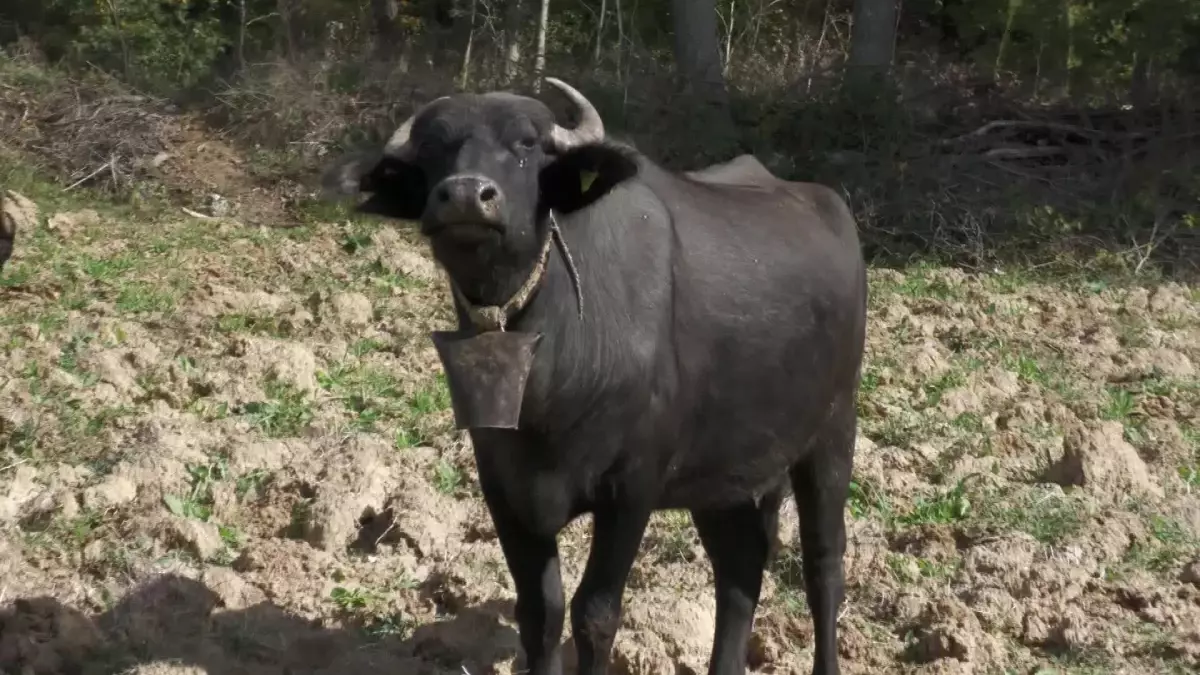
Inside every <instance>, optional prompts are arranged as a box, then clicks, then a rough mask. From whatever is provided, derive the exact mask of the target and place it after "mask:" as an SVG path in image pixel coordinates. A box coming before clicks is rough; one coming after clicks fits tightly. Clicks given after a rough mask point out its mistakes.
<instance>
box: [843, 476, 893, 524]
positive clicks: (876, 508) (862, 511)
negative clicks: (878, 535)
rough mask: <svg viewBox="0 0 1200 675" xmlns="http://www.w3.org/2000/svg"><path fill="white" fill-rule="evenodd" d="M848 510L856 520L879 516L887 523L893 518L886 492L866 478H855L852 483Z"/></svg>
mask: <svg viewBox="0 0 1200 675" xmlns="http://www.w3.org/2000/svg"><path fill="white" fill-rule="evenodd" d="M846 508H847V509H849V511H850V515H851V516H853V517H854V518H867V517H870V516H872V515H878V516H880V517H882V518H883V519H884V520H885V521H886V520H889V519H890V518H891V514H892V504H891V501H890V500H889V499H888V496H887V494H886V493H884V491H883V490H882V489H881V488H880V487H878V486H876V485H875V484H874V483H873V482H872V481H871V480H869V479H866V478H855V479H853V480H851V481H850V493H849V498H848V499H847V500H846Z"/></svg>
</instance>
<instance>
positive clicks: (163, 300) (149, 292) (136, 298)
mask: <svg viewBox="0 0 1200 675" xmlns="http://www.w3.org/2000/svg"><path fill="white" fill-rule="evenodd" d="M175 302H176V297H175V294H174V293H173V292H172V291H169V290H165V289H163V288H162V287H161V286H156V285H151V284H147V283H143V282H134V283H130V284H129V285H127V286H125V287H123V288H122V289H121V292H120V293H119V294H117V301H116V307H117V309H118V310H120V311H122V312H127V313H130V314H140V313H146V312H170V311H172V310H174V309H175Z"/></svg>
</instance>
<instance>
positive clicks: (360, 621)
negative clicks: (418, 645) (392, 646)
mask: <svg viewBox="0 0 1200 675" xmlns="http://www.w3.org/2000/svg"><path fill="white" fill-rule="evenodd" d="M329 599H330V600H331V601H332V602H333V604H334V606H335V607H336V608H337V612H338V614H341V615H342V618H343V619H344V620H346V621H347V622H348V623H351V624H354V625H356V626H358V628H359V629H360V630H361V631H362V632H363V633H364V634H365V636H366V637H367V638H368V639H370V640H372V641H374V640H382V639H385V638H396V637H399V638H400V639H406V638H408V637H409V636H411V635H412V631H413V630H414V629H415V628H416V626H417V622H416V620H415V619H414V618H413V617H412V616H409V615H408V614H406V613H405V612H402V611H389V609H388V607H387V602H386V598H385V597H384V596H383V595H382V594H380V593H379V592H377V591H375V590H372V589H363V588H346V587H344V586H335V587H334V588H333V590H332V591H330V593H329Z"/></svg>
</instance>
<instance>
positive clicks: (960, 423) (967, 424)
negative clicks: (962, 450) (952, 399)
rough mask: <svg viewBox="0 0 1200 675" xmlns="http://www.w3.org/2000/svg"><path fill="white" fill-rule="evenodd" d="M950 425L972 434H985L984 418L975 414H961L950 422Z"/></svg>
mask: <svg viewBox="0 0 1200 675" xmlns="http://www.w3.org/2000/svg"><path fill="white" fill-rule="evenodd" d="M950 425H951V426H953V427H954V428H956V429H959V430H961V431H965V432H967V433H970V434H981V433H983V418H981V417H980V416H979V415H977V414H976V413H973V412H964V413H959V414H958V416H956V417H955V418H954V419H952V420H950Z"/></svg>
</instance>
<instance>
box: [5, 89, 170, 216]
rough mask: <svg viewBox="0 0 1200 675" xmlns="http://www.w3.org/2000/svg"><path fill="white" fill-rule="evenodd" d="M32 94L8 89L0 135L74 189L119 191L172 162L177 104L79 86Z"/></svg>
mask: <svg viewBox="0 0 1200 675" xmlns="http://www.w3.org/2000/svg"><path fill="white" fill-rule="evenodd" d="M58 85H59V86H56V87H54V88H50V87H47V88H45V89H39V90H36V91H31V90H29V89H27V88H25V89H17V88H16V87H11V86H8V85H5V86H0V136H2V137H3V138H5V139H8V141H7V142H8V143H10V144H12V145H14V146H19V147H20V148H21V149H22V150H23V151H25V152H27V153H32V154H33V155H35V156H36V157H37V158H38V159H40V160H41V161H42V162H43V163H44V164H45V165H46V166H47V167H48V168H49V169H50V170H52V171H53V172H54V173H55V174H56V175H57V176H58V177H59V180H60V181H62V182H63V184H64V185H65V186H66V187H67V188H68V189H73V188H76V187H78V186H82V185H88V186H90V187H94V188H98V189H101V190H105V191H109V192H113V193H119V192H123V191H125V190H127V189H128V188H129V187H130V186H131V185H132V183H133V182H134V180H135V179H136V178H138V177H139V176H140V175H143V174H144V172H145V171H146V170H147V169H149V168H151V167H153V166H156V165H157V164H158V163H160V162H161V161H162V159H163V158H164V157H165V152H166V149H167V147H168V145H169V140H170V138H171V137H172V135H173V134H174V133H176V131H177V129H178V123H177V118H176V114H177V111H176V110H174V108H173V106H171V105H169V104H167V103H165V102H164V101H161V100H158V99H154V98H151V97H148V96H136V95H131V94H128V93H125V92H122V91H119V90H118V91H114V89H115V87H114V86H112V85H109V86H96V85H94V84H84V83H80V82H75V81H65V82H61V83H58Z"/></svg>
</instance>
